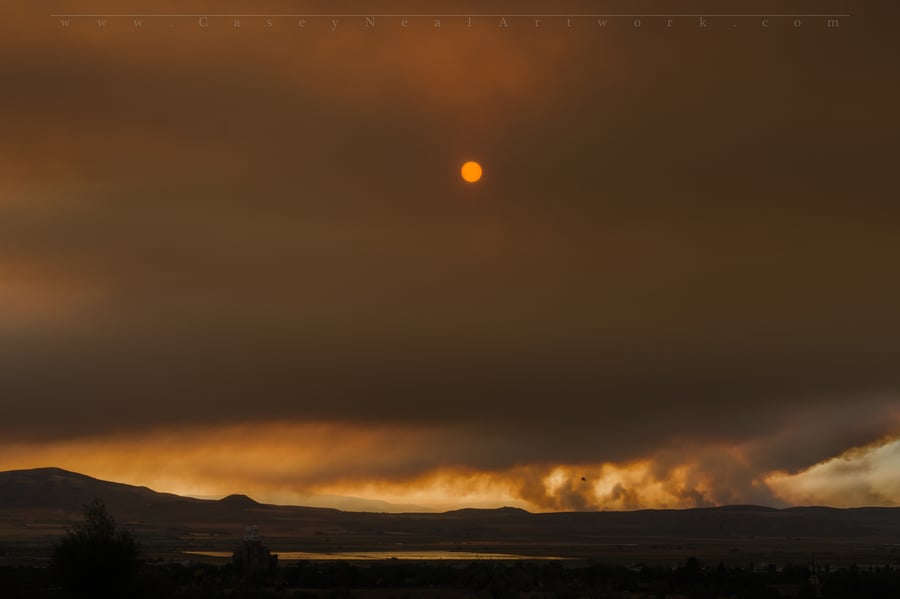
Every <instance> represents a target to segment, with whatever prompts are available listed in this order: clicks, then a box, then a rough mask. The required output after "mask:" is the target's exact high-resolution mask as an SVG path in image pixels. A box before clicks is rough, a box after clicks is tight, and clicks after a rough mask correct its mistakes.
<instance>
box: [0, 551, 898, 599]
mask: <svg viewBox="0 0 900 599" xmlns="http://www.w3.org/2000/svg"><path fill="white" fill-rule="evenodd" d="M0 594H2V596H3V597H4V598H8V599H18V598H32V597H36V598H40V597H47V598H62V597H67V595H66V593H65V592H64V591H63V590H62V589H61V588H59V587H58V586H57V585H56V581H55V580H54V575H53V571H52V570H51V569H50V568H41V567H4V568H0ZM114 596H116V597H123V598H124V597H128V598H130V599H142V598H147V599H150V598H159V599H165V598H169V597H171V598H185V599H190V598H217V597H222V598H224V597H230V598H232V599H244V598H248V599H249V598H258V599H264V598H265V599H268V598H271V599H276V598H277V599H317V598H322V599H339V598H358V599H392V598H396V599H461V598H469V597H471V598H478V599H489V598H510V599H514V598H515V599H547V598H571V599H575V598H582V597H583V598H603V597H608V598H620V599H626V598H627V599H636V598H639V597H646V598H660V599H661V598H666V599H675V598H679V597H680V598H719V597H723V598H724V597H729V598H745V599H750V598H772V599H776V598H779V597H810V598H812V597H825V598H848V599H851V598H852V599H856V598H881V597H884V598H896V597H900V570H898V569H897V568H891V567H888V566H883V567H880V568H871V569H870V568H860V567H857V566H851V567H849V568H834V567H831V566H829V565H825V564H816V565H815V566H812V565H808V564H802V565H792V564H785V565H783V566H781V567H776V566H775V565H774V564H772V565H770V566H767V567H765V568H763V569H759V570H752V571H751V570H750V569H745V568H728V567H726V566H725V565H724V564H722V563H720V564H707V563H703V562H702V561H700V560H697V559H689V560H687V561H686V562H685V563H684V564H682V565H681V566H678V567H676V568H667V567H662V566H649V565H643V566H639V567H630V568H629V567H624V566H615V565H605V564H578V565H574V564H568V565H564V564H563V563H562V562H558V561H557V562H527V561H520V562H516V563H509V562H506V563H501V562H489V561H479V562H469V563H459V564H454V563H442V564H438V563H424V562H413V561H409V562H405V561H400V560H396V561H394V560H387V561H385V562H380V563H372V562H368V563H350V562H327V563H326V562H321V563H316V562H297V563H293V564H288V565H282V566H279V567H278V568H277V569H276V570H275V571H272V572H256V573H248V574H239V573H237V572H236V571H235V570H234V568H233V567H232V566H231V564H226V565H214V564H173V563H168V564H165V563H145V564H144V565H143V566H142V568H141V570H140V572H139V575H138V578H137V581H136V584H135V586H134V587H132V588H129V589H123V590H122V592H121V593H120V594H119V593H117V594H115V595H114Z"/></svg>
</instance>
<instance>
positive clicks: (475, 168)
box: [460, 160, 482, 183]
mask: <svg viewBox="0 0 900 599" xmlns="http://www.w3.org/2000/svg"><path fill="white" fill-rule="evenodd" d="M481 172H482V171H481V165H480V164H478V163H477V162H475V161H473V160H470V161H469V162H467V163H465V164H464V165H462V169H460V174H461V175H462V178H463V179H465V181H466V182H467V183H475V182H477V181H478V180H479V179H481Z"/></svg>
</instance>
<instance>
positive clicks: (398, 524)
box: [0, 468, 900, 599]
mask: <svg viewBox="0 0 900 599" xmlns="http://www.w3.org/2000/svg"><path fill="white" fill-rule="evenodd" d="M94 498H99V499H102V501H103V502H104V503H105V506H106V507H108V510H109V513H110V514H111V516H112V517H114V518H115V520H116V521H117V522H118V524H119V525H122V526H123V527H124V528H125V529H127V530H129V531H131V534H133V536H134V538H135V539H136V540H137V542H138V543H139V544H140V556H141V558H142V563H141V565H140V567H139V568H138V569H137V570H136V573H135V575H134V576H132V577H131V578H130V580H132V581H133V584H132V585H131V586H130V587H129V588H127V589H117V590H116V591H115V593H114V594H113V595H111V596H113V597H128V598H129V599H140V598H143V597H148V598H149V597H153V598H157V597H158V598H165V597H186V598H191V597H235V598H241V597H279V598H295V597H296V598H302V597H306V598H314V597H360V598H364V599H365V598H372V599H389V598H392V597H396V598H398V599H401V598H407V599H420V598H421V599H430V598H443V597H446V598H456V597H478V598H487V597H515V598H520V599H544V598H547V597H622V598H633V597H654V598H656V597H660V598H674V597H710V598H712V597H736V598H745V597H746V598H749V597H773V598H774V597H835V598H837V597H854V598H856V597H859V598H867V597H891V598H898V597H900V508H893V509H892V508H883V509H879V508H861V509H849V510H842V509H831V508H815V507H809V508H792V509H783V510H778V509H773V508H766V507H758V506H730V507H722V508H710V509H695V510H643V511H635V512H600V513H558V514H531V513H528V512H526V511H523V510H518V509H511V508H503V509H498V510H459V511H455V512H447V513H442V514H378V513H352V512H342V511H339V510H333V509H319V508H306V507H290V506H274V505H265V504H260V503H257V502H256V501H253V500H252V499H250V498H249V497H245V496H231V497H227V498H225V499H223V500H219V501H211V500H199V499H192V498H186V497H179V496H177V495H171V494H164V493H156V492H154V491H152V490H150V489H147V488H143V487H133V486H129V485H122V484H118V483H111V482H106V481H99V480H96V479H92V478H90V477H86V476H83V475H79V474H75V473H71V472H66V471H63V470H59V469H52V468H48V469H40V470H30V471H18V472H0V599H7V598H16V597H65V596H66V594H65V593H64V591H63V589H62V588H60V583H59V577H58V576H57V573H56V572H55V571H54V569H53V567H52V565H53V562H52V560H51V554H52V551H53V549H52V548H53V546H54V544H56V543H57V542H58V541H59V539H60V536H61V535H63V534H64V533H65V530H66V527H67V526H69V525H71V524H72V523H73V522H77V521H78V520H79V518H80V517H81V515H82V508H83V506H84V505H85V504H87V503H88V502H91V501H92V500H93V499H94ZM248 525H257V526H258V527H259V531H260V533H261V535H262V539H263V542H264V543H265V545H267V546H268V547H269V548H270V549H271V550H272V551H273V552H275V553H280V554H282V560H281V561H280V563H279V565H278V567H277V568H276V569H275V570H272V571H268V572H260V571H256V572H253V573H246V572H242V573H238V572H236V571H235V569H234V567H233V566H232V564H231V563H230V559H228V558H226V557H220V558H214V557H205V556H198V555H196V552H204V553H215V552H220V554H221V555H230V552H231V551H232V550H233V549H234V548H235V546H236V545H238V544H239V542H240V541H241V540H242V537H243V533H244V527H245V526H248ZM189 552H194V553H189ZM292 552H308V553H311V554H312V553H316V554H331V557H332V558H333V557H335V555H334V554H338V553H349V552H374V553H377V554H378V555H381V556H384V557H387V556H397V557H400V558H401V559H396V558H395V559H376V560H370V561H349V560H343V561H337V560H334V559H332V560H330V561H319V560H318V558H315V559H313V558H311V557H309V556H304V557H303V558H301V559H304V561H290V559H285V558H287V557H289V556H288V554H289V553H292ZM421 552H428V553H432V554H433V553H434V552H443V555H445V556H453V555H454V553H453V552H467V555H468V556H471V555H472V554H480V555H482V556H484V555H487V554H515V555H519V556H524V557H523V558H522V559H519V560H498V559H480V560H474V561H473V560H472V559H471V558H470V557H465V558H464V559H453V558H451V557H446V558H445V559H443V560H440V561H424V560H422V559H402V558H404V557H410V556H414V555H416V554H417V553H421ZM455 555H456V556H460V554H455ZM539 556H541V557H543V558H563V559H541V557H539ZM294 557H297V556H296V555H295V556H294ZM111 576H115V575H114V574H111ZM117 580H118V579H117ZM92 599H102V598H101V597H98V596H92Z"/></svg>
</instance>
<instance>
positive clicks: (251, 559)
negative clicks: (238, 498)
mask: <svg viewBox="0 0 900 599" xmlns="http://www.w3.org/2000/svg"><path fill="white" fill-rule="evenodd" d="M231 560H232V563H233V564H234V567H235V569H236V570H239V571H250V570H274V569H275V568H276V567H277V566H278V555H277V554H275V553H272V552H271V551H269V548H268V547H266V546H265V545H263V544H262V542H261V541H260V540H259V530H258V529H257V528H256V527H255V526H248V527H247V529H246V531H245V532H244V542H243V543H241V544H240V545H239V546H238V547H237V548H235V550H234V553H233V554H232V556H231Z"/></svg>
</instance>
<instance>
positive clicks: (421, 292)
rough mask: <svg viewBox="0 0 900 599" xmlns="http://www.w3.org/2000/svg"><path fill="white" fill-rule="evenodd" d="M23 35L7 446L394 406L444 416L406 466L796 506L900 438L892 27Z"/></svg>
mask: <svg viewBox="0 0 900 599" xmlns="http://www.w3.org/2000/svg"><path fill="white" fill-rule="evenodd" d="M573 6H574V5H573ZM870 10H871V7H870ZM20 18H21V19H22V20H21V27H19V31H18V32H17V33H16V34H15V35H12V36H8V37H3V38H2V40H0V51H2V55H3V56H7V57H17V58H16V59H15V60H11V59H9V58H7V59H0V80H3V81H4V88H5V89H7V90H14V93H3V94H0V112H2V114H4V115H9V116H10V118H9V119H4V124H3V127H4V130H5V132H4V134H3V135H0V159H2V161H3V163H4V164H6V165H8V168H7V169H6V172H5V174H4V178H3V179H2V181H0V182H2V189H0V192H2V195H0V277H3V279H2V280H0V309H2V314H0V401H2V402H3V408H4V418H3V419H2V420H0V434H2V435H3V437H4V438H7V439H17V440H23V439H24V440H30V439H31V440H33V439H36V440H52V439H60V438H77V437H80V436H89V435H104V434H109V433H113V432H121V431H141V430H144V429H146V428H148V427H166V426H182V425H205V424H217V423H218V424H224V423H233V422H244V421H272V420H278V419H283V420H286V421H298V422H348V423H352V424H353V425H357V424H362V425H365V426H376V425H384V424H400V425H402V426H408V427H411V428H416V427H420V428H421V429H423V430H434V431H441V434H439V435H436V436H435V437H434V438H433V440H432V443H433V445H432V446H431V447H429V448H427V449H425V450H423V451H422V452H421V454H420V455H419V456H418V459H415V460H413V459H411V460H410V461H409V462H403V461H402V460H401V461H399V462H398V463H396V464H395V465H394V466H393V470H390V469H388V470H385V471H384V472H381V473H379V475H381V476H385V477H387V478H392V477H394V478H403V477H414V476H417V475H420V474H422V473H424V472H428V471H429V469H431V468H435V467H440V466H444V465H447V466H453V467H472V468H478V469H484V470H486V471H506V470H507V469H515V468H519V467H534V468H536V470H535V471H534V472H532V473H531V474H530V475H526V474H523V475H522V477H521V480H520V481H519V482H518V483H517V485H518V486H517V489H518V491H517V492H518V494H519V496H521V497H522V498H523V499H527V500H528V501H530V502H533V503H535V504H537V505H542V506H546V507H547V508H552V509H591V508H592V507H597V506H598V505H602V504H604V501H606V502H608V503H614V504H616V505H621V506H625V507H629V506H637V505H640V504H641V502H642V501H643V500H642V498H641V496H640V494H641V492H642V491H641V487H640V485H637V483H635V484H634V485H631V486H629V485H626V484H625V483H622V484H618V485H617V486H614V487H613V488H612V489H611V490H609V491H608V492H607V499H606V500H598V498H597V497H596V496H594V495H592V494H590V493H588V491H587V490H586V489H585V488H584V485H581V484H580V482H581V481H580V478H578V479H577V480H575V479H573V480H571V481H568V482H567V483H565V484H564V485H563V486H562V487H560V488H559V489H558V490H557V491H556V492H555V493H553V494H550V495H548V493H547V490H546V488H545V487H544V486H543V485H542V484H541V483H540V481H541V480H542V477H543V476H545V474H546V471H545V470H544V469H543V466H533V465H534V464H553V463H570V464H572V463H574V464H600V463H604V462H627V461H630V460H636V459H640V458H649V457H653V459H654V462H653V463H654V465H653V468H654V470H652V471H651V472H650V473H649V474H647V477H648V478H647V480H644V481H638V482H640V483H641V484H651V483H659V484H660V485H663V486H664V487H665V488H666V489H667V493H669V494H670V495H672V496H677V497H682V498H684V500H685V502H690V503H692V504H696V505H708V504H717V503H728V502H735V501H740V502H760V503H773V502H775V501H776V500H775V499H774V498H773V497H772V496H771V494H770V493H769V491H767V490H766V488H765V487H764V486H761V485H760V484H759V482H758V481H759V479H760V477H761V476H762V475H763V474H765V473H767V472H771V471H775V470H782V471H787V472H793V473H796V472H800V471H802V470H803V469H805V468H808V467H809V466H811V465H813V464H816V463H819V462H822V461H823V460H826V459H828V458H830V457H833V456H836V455H839V454H841V453H842V452H843V451H845V450H846V449H848V448H850V447H854V446H861V445H866V444H868V443H871V442H873V441H875V440H878V439H882V438H885V437H887V436H890V435H895V434H896V433H897V431H898V428H897V427H898V421H897V412H896V397H897V395H896V394H897V392H898V389H900V371H898V369H897V368H896V365H897V363H898V358H900V354H898V349H897V348H898V347H900V345H898V343H897V340H898V339H900V312H898V311H897V309H896V307H897V305H900V279H898V277H897V276H896V273H897V272H898V270H900V244H898V242H897V240H898V239H900V212H898V207H897V203H896V197H897V185H896V180H895V179H894V178H893V177H892V176H891V175H890V169H889V168H888V167H889V166H890V160H889V157H891V156H896V155H897V154H898V152H897V151H898V150H900V148H898V141H897V140H898V139H900V136H898V132H900V122H898V116H897V111H896V109H895V107H896V101H897V99H898V97H900V84H898V82H897V80H896V77H895V76H893V73H896V69H895V68H892V61H895V60H896V56H895V55H889V54H888V53H885V52H884V51H883V50H884V48H883V47H882V46H883V45H884V44H886V42H885V41H884V38H883V37H882V36H881V34H882V32H880V31H878V30H877V29H874V27H875V25H873V21H872V20H871V19H869V20H866V21H864V22H863V21H854V25H853V27H851V28H848V29H846V30H842V31H841V32H840V34H834V33H830V32H827V31H825V30H820V29H814V28H812V27H811V28H810V30H809V31H804V33H803V34H802V35H798V34H794V33H792V32H790V31H779V32H777V33H774V32H773V35H770V36H768V37H767V38H764V39H763V38H760V36H759V35H758V32H755V31H754V32H752V33H751V32H748V31H743V30H742V31H738V32H732V31H728V32H723V31H711V32H704V35H702V36H701V35H698V34H697V32H695V31H693V30H684V31H676V32H672V35H671V36H669V35H668V34H667V35H662V34H661V33H660V32H653V33H648V34H647V35H644V36H643V37H638V36H636V35H632V34H631V33H630V32H625V31H618V32H616V31H613V32H610V33H609V35H606V34H597V33H596V32H593V31H585V30H579V31H577V32H574V33H570V32H563V31H556V32H552V31H549V32H542V33H541V34H540V35H537V34H535V33H534V32H533V31H530V30H516V29H512V30H510V31H508V32H503V33H502V34H498V33H497V32H494V31H488V30H479V31H477V32H465V31H454V30H452V29H446V30H443V31H442V32H441V34H440V36H438V35H435V34H433V32H430V31H426V30H423V31H411V32H410V35H409V36H407V37H402V36H400V35H399V34H398V33H397V32H395V31H391V30H389V29H388V28H387V27H384V28H379V29H377V30H375V31H374V32H372V31H369V32H366V31H364V30H362V29H359V28H356V29H351V28H350V27H349V26H348V28H347V30H346V31H342V33H341V34H340V36H341V37H339V38H335V37H328V36H327V35H326V34H325V33H323V32H313V33H311V34H310V35H308V36H305V37H302V38H298V37H297V36H296V35H295V33H296V32H293V31H291V32H281V31H279V32H276V33H274V34H273V35H271V36H269V37H266V35H268V34H265V33H264V32H259V31H257V32H253V31H247V32H244V33H241V34H236V35H233V34H234V33H235V32H233V31H211V32H210V34H209V35H207V36H206V37H198V34H197V33H196V32H193V31H189V30H186V29H182V30H179V31H177V32H176V33H171V34H170V33H168V32H164V31H154V30H148V31H145V32H143V33H142V34H141V35H143V37H137V36H135V35H132V34H130V33H127V32H118V33H114V34H112V35H106V34H101V33H97V32H95V31H92V30H85V29H78V30H73V31H69V32H66V33H62V32H60V31H57V30H56V29H55V28H53V27H51V24H50V23H48V22H47V21H46V19H45V17H44V15H43V14H42V13H40V11H38V9H29V10H28V12H27V13H25V14H24V15H20ZM379 27H380V26H379ZM144 33H146V35H144ZM104 36H105V37H104ZM235 40H239V41H235ZM417 44H418V46H417ZM417 47H418V48H420V50H421V51H420V52H418V53H417V52H416V51H415V48H417ZM410 48H413V50H410ZM471 156H477V157H479V158H481V159H482V160H483V161H484V162H485V166H486V175H487V176H486V178H485V180H484V182H483V185H480V186H478V187H472V188H466V187H463V186H462V185H461V184H460V183H459V182H458V181H457V175H456V168H457V165H458V164H459V163H460V162H461V161H462V159H464V158H468V157H471ZM724 446H727V447H738V448H742V451H743V455H742V456H741V457H740V459H738V458H735V457H733V456H731V455H725V454H716V453H715V452H713V451H711V450H710V449H709V448H710V447H724ZM685 448H696V449H695V450H693V449H692V450H687V449H685ZM694 451H696V452H698V453H696V454H695V453H692V452H694ZM684 464H692V466H691V467H690V468H689V470H688V471H687V473H685V474H683V475H679V477H678V478H677V479H672V478H671V477H670V476H669V474H670V470H671V469H672V468H675V467H676V466H680V465H684ZM363 470H364V468H363V467H362V466H360V473H359V474H360V475H362V471H363Z"/></svg>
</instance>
